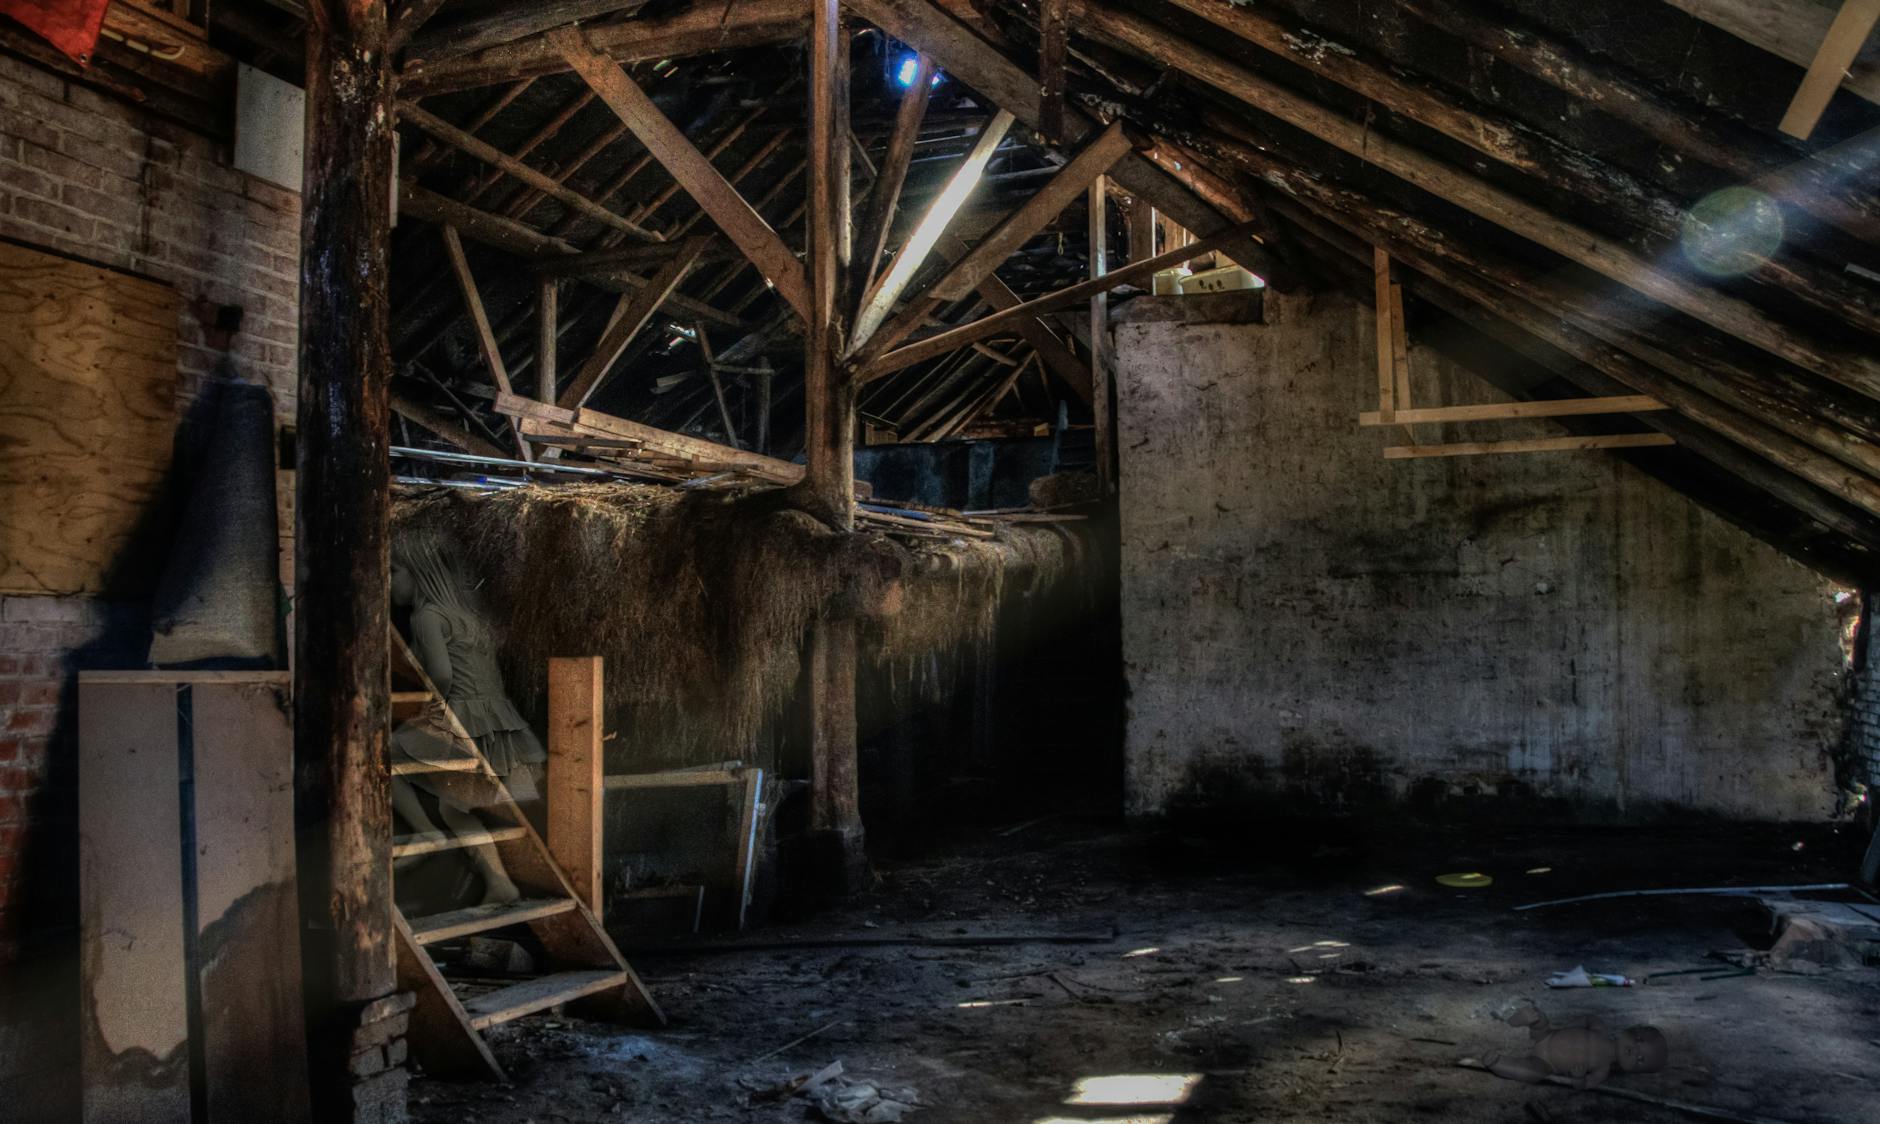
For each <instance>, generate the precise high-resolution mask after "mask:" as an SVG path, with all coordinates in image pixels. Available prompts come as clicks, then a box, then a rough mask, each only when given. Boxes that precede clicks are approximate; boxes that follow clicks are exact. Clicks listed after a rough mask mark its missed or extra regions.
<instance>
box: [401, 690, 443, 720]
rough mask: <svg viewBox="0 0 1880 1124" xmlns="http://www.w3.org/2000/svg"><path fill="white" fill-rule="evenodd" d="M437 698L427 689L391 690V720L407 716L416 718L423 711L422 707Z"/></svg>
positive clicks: (402, 718) (403, 718)
mask: <svg viewBox="0 0 1880 1124" xmlns="http://www.w3.org/2000/svg"><path fill="white" fill-rule="evenodd" d="M436 700H437V696H436V695H434V694H432V693H431V692H429V691H393V692H392V721H394V722H402V721H404V720H405V719H407V718H416V717H417V716H418V715H420V714H423V713H424V708H425V707H427V706H430V705H431V704H432V703H433V702H435V701H436Z"/></svg>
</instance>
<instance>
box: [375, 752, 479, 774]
mask: <svg viewBox="0 0 1880 1124" xmlns="http://www.w3.org/2000/svg"><path fill="white" fill-rule="evenodd" d="M476 771H477V759H476V758H474V757H471V756H468V755H465V756H463V757H459V758H453V759H451V760H449V761H438V762H432V761H395V762H393V763H392V775H393V776H394V777H408V776H410V775H411V774H413V773H474V772H476Z"/></svg>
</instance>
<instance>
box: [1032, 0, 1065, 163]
mask: <svg viewBox="0 0 1880 1124" xmlns="http://www.w3.org/2000/svg"><path fill="white" fill-rule="evenodd" d="M1070 42H1071V0H1043V2H1042V3H1041V4H1040V5H1039V7H1038V131H1039V132H1040V133H1041V134H1043V136H1044V139H1045V140H1047V141H1049V142H1050V143H1052V144H1063V143H1064V63H1065V60H1066V58H1067V57H1068V56H1069V54H1070Z"/></svg>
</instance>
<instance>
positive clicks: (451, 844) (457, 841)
mask: <svg viewBox="0 0 1880 1124" xmlns="http://www.w3.org/2000/svg"><path fill="white" fill-rule="evenodd" d="M552 806H553V805H551V807H552ZM524 834H526V833H525V832H524V830H523V829H522V828H520V827H492V828H488V829H485V830H483V831H466V832H464V833H462V834H461V835H450V834H438V835H433V836H429V837H426V836H417V835H401V836H398V837H397V838H396V839H394V840H393V841H392V857H393V858H395V859H402V858H406V857H408V856H411V855H435V854H437V853H438V852H440V851H461V850H463V849H464V848H466V847H481V846H483V845H484V844H486V843H505V842H508V841H509V840H511V839H520V838H522V837H523V835H524Z"/></svg>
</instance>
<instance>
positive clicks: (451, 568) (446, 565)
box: [391, 532, 470, 609]
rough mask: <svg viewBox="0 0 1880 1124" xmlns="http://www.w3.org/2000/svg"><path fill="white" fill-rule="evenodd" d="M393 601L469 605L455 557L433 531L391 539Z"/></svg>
mask: <svg viewBox="0 0 1880 1124" xmlns="http://www.w3.org/2000/svg"><path fill="white" fill-rule="evenodd" d="M391 553H392V559H391V561H392V574H391V577H392V581H391V595H392V604H394V605H398V606H400V607H402V608H409V609H421V608H424V607H426V606H432V607H435V608H440V609H469V608H470V605H469V596H468V594H467V592H466V590H465V585H464V582H463V580H462V578H461V576H460V575H459V574H458V569H457V566H456V565H455V558H454V556H453V554H452V553H451V551H450V550H449V548H448V547H447V546H446V544H445V543H444V542H443V541H442V540H440V539H438V538H437V537H436V536H435V535H430V534H425V533H422V532H418V533H413V534H402V535H398V536H395V537H394V538H393V539H392V552H391Z"/></svg>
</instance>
